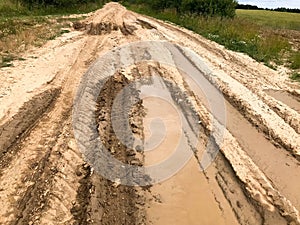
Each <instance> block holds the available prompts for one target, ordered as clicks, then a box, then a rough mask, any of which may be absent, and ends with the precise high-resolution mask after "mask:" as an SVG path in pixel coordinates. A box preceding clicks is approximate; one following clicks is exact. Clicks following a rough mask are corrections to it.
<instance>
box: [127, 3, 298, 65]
mask: <svg viewBox="0 0 300 225" xmlns="http://www.w3.org/2000/svg"><path fill="white" fill-rule="evenodd" d="M124 5H125V6H126V7H128V8H129V9H131V10H133V11H136V12H138V13H141V14H145V15H149V16H152V17H155V18H157V19H161V20H166V21H170V22H173V23H175V24H178V25H180V26H183V27H185V28H187V29H190V30H192V31H194V32H196V33H198V34H201V35H202V36H204V37H206V38H208V39H210V40H213V41H215V42H217V43H219V44H221V45H224V46H225V47H226V48H227V49H230V50H233V51H237V52H243V53H246V54H248V55H249V56H250V57H252V58H253V59H255V60H257V61H259V62H263V63H264V64H265V65H267V66H269V67H270V68H272V69H276V68H277V66H278V65H284V66H287V67H290V68H291V69H299V63H300V62H299V61H300V59H299V57H300V54H299V49H296V50H295V49H294V47H295V46H293V44H292V43H291V41H290V38H287V37H286V36H284V35H281V32H278V29H274V28H273V27H269V26H264V25H262V24H259V23H257V22H256V21H255V19H252V20H250V19H244V18H241V17H240V16H237V17H235V18H233V19H224V18H223V19H222V18H218V17H210V18H204V17H201V16H198V15H182V14H181V15H180V14H176V12H175V11H174V10H165V11H161V12H157V11H153V10H151V9H150V8H149V7H147V6H146V5H142V4H140V5H130V4H127V3H126V4H124ZM276 13H277V12H272V13H271V14H269V16H272V17H276ZM289 14H291V13H287V15H289ZM279 15H280V16H282V15H285V13H284V14H282V13H279ZM289 16H290V15H289ZM298 16H299V15H298ZM290 18H294V17H293V16H291V17H290ZM269 20H272V18H271V17H270V18H269ZM276 20H277V19H276ZM296 21H298V20H296ZM282 24H283V23H282ZM282 24H280V23H276V26H277V28H279V27H283V25H282ZM296 25H297V24H296ZM296 25H295V26H296ZM274 26H275V25H274ZM295 26H294V27H295ZM286 32H289V30H287V31H286ZM297 33H298V32H297ZM297 48H298V47H297Z"/></svg>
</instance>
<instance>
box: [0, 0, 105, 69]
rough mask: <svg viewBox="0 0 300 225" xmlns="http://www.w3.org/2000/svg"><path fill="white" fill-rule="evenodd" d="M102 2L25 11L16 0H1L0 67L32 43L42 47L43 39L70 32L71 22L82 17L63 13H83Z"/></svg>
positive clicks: (44, 40)
mask: <svg viewBox="0 0 300 225" xmlns="http://www.w3.org/2000/svg"><path fill="white" fill-rule="evenodd" d="M102 5H103V1H102V0H98V1H95V2H93V3H91V4H84V5H82V6H76V7H74V8H71V7H69V8H67V9H62V8H53V7H47V8H36V9H34V10H31V11H30V10H28V9H27V8H25V7H23V6H21V5H17V4H16V1H10V0H0V67H8V66H13V61H14V60H23V59H22V58H21V57H20V55H21V53H22V52H24V51H26V50H27V49H28V48H30V47H32V46H42V45H43V44H44V43H45V42H46V41H48V40H51V39H54V38H55V37H57V36H60V35H61V34H63V33H66V32H69V31H68V29H69V28H70V22H73V21H75V20H79V19H82V17H79V18H66V17H62V16H63V15H69V14H75V13H85V12H90V11H93V10H96V9H98V8H100V7H101V6H102Z"/></svg>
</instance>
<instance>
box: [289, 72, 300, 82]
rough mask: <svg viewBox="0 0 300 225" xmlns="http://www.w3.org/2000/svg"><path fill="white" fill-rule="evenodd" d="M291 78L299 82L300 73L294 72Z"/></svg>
mask: <svg viewBox="0 0 300 225" xmlns="http://www.w3.org/2000/svg"><path fill="white" fill-rule="evenodd" d="M290 78H291V79H292V80H295V81H299V82H300V73H297V72H294V73H293V74H292V75H291V76H290Z"/></svg>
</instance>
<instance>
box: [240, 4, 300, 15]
mask: <svg viewBox="0 0 300 225" xmlns="http://www.w3.org/2000/svg"><path fill="white" fill-rule="evenodd" d="M236 9H251V10H269V11H276V12H290V13H300V9H290V8H284V7H280V8H276V9H268V8H260V7H257V6H256V5H249V4H247V5H244V4H237V6H236Z"/></svg>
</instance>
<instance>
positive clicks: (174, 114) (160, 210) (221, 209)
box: [141, 77, 239, 225]
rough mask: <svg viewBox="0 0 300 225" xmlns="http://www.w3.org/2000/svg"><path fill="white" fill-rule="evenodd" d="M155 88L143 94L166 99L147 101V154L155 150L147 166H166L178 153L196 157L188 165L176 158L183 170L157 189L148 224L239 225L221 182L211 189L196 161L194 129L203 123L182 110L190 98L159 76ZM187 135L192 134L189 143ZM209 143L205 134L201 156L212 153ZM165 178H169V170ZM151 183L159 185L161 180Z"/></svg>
mask: <svg viewBox="0 0 300 225" xmlns="http://www.w3.org/2000/svg"><path fill="white" fill-rule="evenodd" d="M153 84H154V85H155V87H156V88H157V89H152V90H151V88H149V87H148V88H147V87H144V88H143V87H142V91H141V95H151V94H153V95H157V96H160V97H155V96H152V97H147V98H144V99H143V106H144V108H145V112H146V116H145V117H144V120H143V125H144V135H145V137H144V138H145V146H146V149H145V150H147V147H148V148H149V150H148V151H146V152H145V153H144V154H145V165H153V164H155V163H157V164H159V163H164V161H167V160H169V158H170V155H172V154H176V153H175V152H176V148H179V149H181V150H180V151H182V153H184V151H189V152H190V153H191V155H190V160H189V161H187V162H185V161H184V159H185V157H183V158H181V159H180V158H174V159H176V160H175V161H173V163H176V164H177V166H178V164H179V165H180V168H178V170H179V171H175V172H174V174H172V175H171V176H170V177H169V178H168V177H166V178H168V179H167V180H164V181H161V182H159V183H157V184H154V185H153V186H152V187H151V189H150V194H149V196H148V199H149V203H148V204H149V207H148V209H147V217H148V218H147V220H148V221H149V222H150V224H156V225H160V224H174V225H177V224H178V225H181V224H224V225H225V224H239V223H238V221H237V219H236V217H235V215H234V213H233V211H232V209H231V207H230V205H229V204H228V202H227V201H226V199H225V197H224V195H223V194H222V191H221V189H220V188H219V187H218V185H217V184H216V183H215V186H214V187H212V186H211V184H210V183H209V182H208V179H207V177H206V176H205V174H204V173H203V172H202V170H200V169H201V168H200V166H199V162H198V160H197V159H196V158H195V156H194V153H195V152H194V151H196V149H195V148H193V146H191V145H190V144H191V139H193V138H196V137H194V136H195V135H196V134H195V127H193V128H191V127H190V126H191V124H193V125H194V126H199V124H198V123H197V122H198V121H197V120H196V119H195V118H194V119H191V116H190V115H191V114H192V113H195V112H191V111H190V112H188V107H183V106H182V104H184V103H183V102H185V101H187V98H185V99H184V97H183V93H180V91H179V90H178V89H176V88H175V87H174V86H173V85H172V84H171V83H169V82H168V81H166V80H163V79H160V78H159V77H155V78H153ZM185 104H187V103H185ZM183 108H184V110H183ZM158 120H159V121H158ZM159 122H163V126H162V125H161V126H159ZM198 132H199V133H200V132H201V130H200V129H199V130H198ZM182 133H185V134H186V135H185V136H184V138H183V140H184V141H182V139H181V135H182ZM204 139H205V135H203V139H200V140H199V141H198V142H199V143H198V142H197V149H198V148H199V151H201V152H202V151H203V149H205V148H206V146H205V142H206V140H204ZM171 165H173V164H171ZM165 169H170V168H165ZM159 173H164V170H163V169H162V170H160V171H159ZM166 174H167V173H166ZM213 176H214V175H213ZM213 176H212V178H213ZM151 178H152V180H155V177H151ZM212 189H213V190H214V191H212ZM216 193H218V194H217V197H216Z"/></svg>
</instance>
